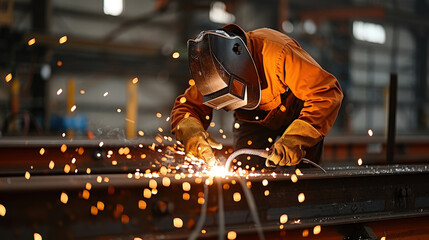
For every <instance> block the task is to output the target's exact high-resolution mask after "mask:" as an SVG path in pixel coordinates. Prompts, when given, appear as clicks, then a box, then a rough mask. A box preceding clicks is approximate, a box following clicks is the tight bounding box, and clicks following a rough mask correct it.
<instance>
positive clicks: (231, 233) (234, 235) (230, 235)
mask: <svg viewBox="0 0 429 240" xmlns="http://www.w3.org/2000/svg"><path fill="white" fill-rule="evenodd" d="M227 238H228V240H233V239H236V238H237V233H236V232H234V231H229V232H228V234H227Z"/></svg>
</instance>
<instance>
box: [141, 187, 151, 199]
mask: <svg viewBox="0 0 429 240" xmlns="http://www.w3.org/2000/svg"><path fill="white" fill-rule="evenodd" d="M151 196H152V191H151V190H150V189H149V188H145V189H144V190H143V197H144V198H150V197H151Z"/></svg>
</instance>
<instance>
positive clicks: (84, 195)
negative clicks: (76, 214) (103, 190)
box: [82, 189, 90, 200]
mask: <svg viewBox="0 0 429 240" xmlns="http://www.w3.org/2000/svg"><path fill="white" fill-rule="evenodd" d="M89 195H90V194H89V191H88V190H86V189H84V190H83V191H82V197H83V199H87V200H88V199H89Z"/></svg>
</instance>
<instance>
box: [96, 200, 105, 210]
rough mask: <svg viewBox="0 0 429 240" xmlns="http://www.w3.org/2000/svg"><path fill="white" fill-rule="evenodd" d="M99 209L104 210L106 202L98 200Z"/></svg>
mask: <svg viewBox="0 0 429 240" xmlns="http://www.w3.org/2000/svg"><path fill="white" fill-rule="evenodd" d="M97 209H98V210H100V211H103V210H104V203H103V202H101V201H97Z"/></svg>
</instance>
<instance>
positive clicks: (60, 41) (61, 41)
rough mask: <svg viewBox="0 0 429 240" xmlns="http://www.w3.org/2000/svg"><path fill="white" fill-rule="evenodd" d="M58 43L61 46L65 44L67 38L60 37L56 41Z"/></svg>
mask: <svg viewBox="0 0 429 240" xmlns="http://www.w3.org/2000/svg"><path fill="white" fill-rule="evenodd" d="M58 42H59V43H60V44H63V43H65V42H67V36H62V37H61V38H60V39H59V40H58Z"/></svg>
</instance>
